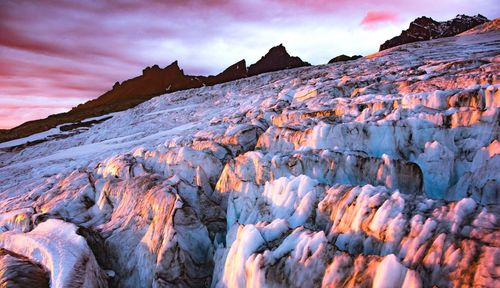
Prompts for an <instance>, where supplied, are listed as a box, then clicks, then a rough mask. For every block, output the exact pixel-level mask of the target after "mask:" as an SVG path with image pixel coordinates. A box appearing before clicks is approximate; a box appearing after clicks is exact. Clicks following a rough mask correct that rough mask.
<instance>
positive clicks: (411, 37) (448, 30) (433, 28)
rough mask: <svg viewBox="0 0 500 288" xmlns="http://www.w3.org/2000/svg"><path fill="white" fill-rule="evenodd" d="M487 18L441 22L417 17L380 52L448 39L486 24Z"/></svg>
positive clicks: (388, 41)
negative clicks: (426, 41) (415, 43)
mask: <svg viewBox="0 0 500 288" xmlns="http://www.w3.org/2000/svg"><path fill="white" fill-rule="evenodd" d="M488 21H489V20H488V18H486V17H484V16H483V15H481V14H478V15H476V16H467V15H457V17H455V18H453V19H451V20H448V21H443V22H438V21H435V20H434V19H432V18H430V17H425V16H424V17H419V18H417V19H415V20H414V21H413V22H411V23H410V27H409V28H408V29H406V30H404V31H403V32H401V34H400V35H399V36H396V37H394V38H392V39H390V40H387V41H385V42H384V44H382V45H380V51H382V50H385V49H389V48H392V47H395V46H399V45H402V44H406V43H412V42H417V41H424V40H430V39H435V38H443V37H450V36H455V35H457V34H460V33H462V32H464V31H466V30H469V29H471V28H474V27H476V26H478V25H480V24H483V23H485V22H488Z"/></svg>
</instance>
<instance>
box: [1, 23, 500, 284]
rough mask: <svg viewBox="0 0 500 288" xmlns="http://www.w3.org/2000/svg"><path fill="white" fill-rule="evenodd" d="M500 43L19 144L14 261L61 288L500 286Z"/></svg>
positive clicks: (426, 50) (433, 51) (13, 194)
mask: <svg viewBox="0 0 500 288" xmlns="http://www.w3.org/2000/svg"><path fill="white" fill-rule="evenodd" d="M499 37H500V32H498V30H494V31H490V32H486V33H479V34H474V33H469V34H466V35H461V36H457V37H450V38H443V39H436V40H432V41H428V42H418V43H413V44H409V45H405V46H400V47H396V48H392V49H389V50H386V51H382V52H379V53H376V54H374V55H369V56H367V57H364V58H362V59H358V60H356V61H351V62H341V63H335V64H331V65H322V66H313V67H303V68H297V69H290V70H284V71H279V72H273V73H267V74H262V75H258V76H255V77H251V78H246V79H241V80H237V81H233V82H229V83H224V84H220V85H216V86H213V87H202V88H199V89H191V90H186V91H180V92H175V93H171V94H166V95H163V96H160V97H156V98H153V99H151V100H150V101H148V102H145V103H142V104H140V105H139V106H137V107H135V108H132V109H129V110H126V111H123V112H118V113H114V114H113V115H112V116H113V117H112V118H111V119H110V120H108V121H106V122H103V123H101V124H99V125H95V126H93V127H91V128H90V129H89V130H87V131H83V132H81V133H79V134H74V135H72V136H70V137H66V138H61V139H57V138H54V139H51V140H49V141H45V142H43V143H39V144H36V145H33V146H29V147H26V148H24V149H22V150H15V149H14V150H12V149H7V148H5V147H4V146H5V145H7V144H5V145H4V146H2V147H3V148H2V150H1V153H0V179H2V180H1V181H0V204H1V205H0V248H1V249H2V250H1V251H0V252H1V253H0V266H1V265H3V266H1V267H6V269H7V270H6V271H12V269H14V268H13V267H18V266H15V265H24V266H19V267H29V268H26V269H30V270H29V271H35V272H33V277H35V276H36V277H40V278H33V279H46V278H47V277H48V278H50V285H51V287H71V286H72V285H73V286H75V285H76V286H85V287H107V286H112V287H172V286H176V287H177V286H178V287H208V286H211V287H320V286H321V287H339V286H342V287H343V286H346V287H359V286H362V287H366V286H374V287H401V286H403V287H430V286H433V285H436V286H439V287H452V286H453V287H455V286H482V287H498V286H500V283H499V281H500V280H499V279H500V277H499V274H500V272H499V270H498V259H499V257H500V240H499V239H500V229H499V225H498V215H499V206H498V205H499V203H500V201H499V198H500V184H499V183H500V142H499V132H500V129H499V109H500V108H499V107H500V83H499V82H498V74H499V73H498V71H499V68H500V55H499V53H498V52H499V51H500V46H499V43H498V39H499ZM8 269H11V270H8ZM5 275H10V274H5ZM47 275H48V276H47ZM5 277H7V276H5Z"/></svg>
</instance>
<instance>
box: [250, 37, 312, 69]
mask: <svg viewBox="0 0 500 288" xmlns="http://www.w3.org/2000/svg"><path fill="white" fill-rule="evenodd" d="M310 65H311V64H309V63H307V62H304V61H302V60H301V59H300V58H299V57H295V56H290V54H288V52H287V51H286V49H285V46H283V44H280V45H278V46H275V47H273V48H271V49H270V50H269V52H267V54H266V55H264V56H262V58H260V60H259V61H257V62H256V63H255V64H252V65H250V67H248V76H254V75H258V74H262V73H266V72H272V71H278V70H284V69H290V68H297V67H303V66H310Z"/></svg>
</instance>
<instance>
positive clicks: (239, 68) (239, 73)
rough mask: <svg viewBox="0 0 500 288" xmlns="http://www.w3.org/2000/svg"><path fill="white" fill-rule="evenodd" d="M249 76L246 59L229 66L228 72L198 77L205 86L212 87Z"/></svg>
mask: <svg viewBox="0 0 500 288" xmlns="http://www.w3.org/2000/svg"><path fill="white" fill-rule="evenodd" d="M247 76H248V72H247V65H246V62H245V59H243V60H241V61H239V62H237V63H235V64H233V65H231V66H229V67H227V68H226V70H224V71H222V72H221V73H219V74H217V75H215V76H208V77H203V76H199V77H197V78H198V80H200V81H201V82H202V83H203V84H204V85H206V86H211V85H216V84H220V83H224V82H229V81H234V80H238V79H241V78H245V77H247Z"/></svg>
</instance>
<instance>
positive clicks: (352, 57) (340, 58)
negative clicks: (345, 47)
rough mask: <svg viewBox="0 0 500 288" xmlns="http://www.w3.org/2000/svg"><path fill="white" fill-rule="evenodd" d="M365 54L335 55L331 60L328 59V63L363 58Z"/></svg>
mask: <svg viewBox="0 0 500 288" xmlns="http://www.w3.org/2000/svg"><path fill="white" fill-rule="evenodd" d="M362 57H363V56H361V55H353V56H347V55H344V54H342V55H339V56H336V57H333V58H332V59H331V60H330V61H328V64H332V63H336V62H343V61H352V60H356V59H359V58H362Z"/></svg>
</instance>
